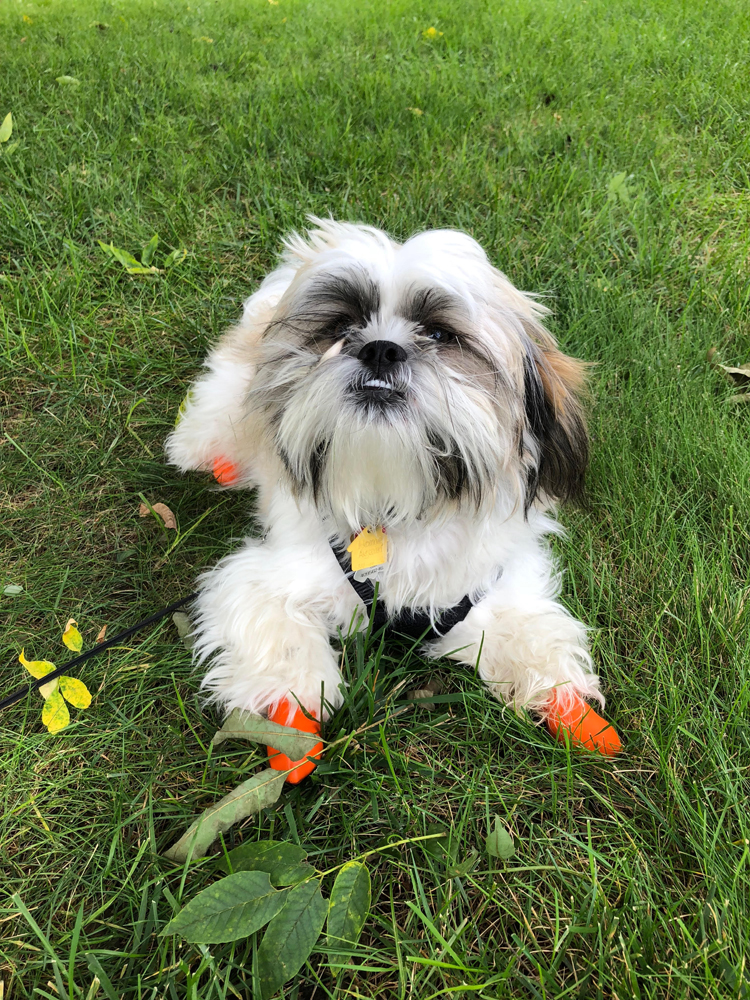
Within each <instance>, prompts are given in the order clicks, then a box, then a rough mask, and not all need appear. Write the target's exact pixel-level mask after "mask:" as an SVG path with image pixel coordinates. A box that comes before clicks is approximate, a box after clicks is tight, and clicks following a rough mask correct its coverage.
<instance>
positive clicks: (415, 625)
mask: <svg viewBox="0 0 750 1000" xmlns="http://www.w3.org/2000/svg"><path fill="white" fill-rule="evenodd" d="M331 550H332V551H333V554H334V555H335V556H336V560H337V561H338V564H339V566H340V567H341V569H342V571H343V573H344V576H345V577H346V578H347V580H348V581H349V583H350V584H351V586H352V588H353V589H354V591H355V592H356V594H357V596H358V597H359V598H360V599H361V600H362V601H363V603H364V605H365V607H366V608H367V611H368V614H369V615H370V621H371V623H372V627H373V629H374V630H378V629H381V628H383V626H385V628H386V630H387V631H388V632H398V633H399V634H401V635H407V636H408V637H409V638H410V639H422V640H423V641H425V642H429V641H430V640H432V639H439V638H441V636H444V635H446V633H448V632H450V630H451V629H452V628H453V626H454V625H458V623H459V622H462V621H463V620H464V618H465V617H466V616H467V615H468V613H469V612H470V611H471V609H472V608H473V607H474V605H473V604H472V602H471V598H470V597H469V595H468V594H467V595H466V596H465V597H462V598H461V600H460V601H459V602H458V604H456V605H454V606H453V607H452V608H446V610H445V611H441V612H440V615H439V617H438V619H437V621H436V622H435V624H434V625H433V623H432V621H431V620H430V616H429V615H428V614H427V613H426V612H425V611H412V610H411V609H410V608H402V610H401V611H399V612H398V614H397V615H395V616H394V617H393V618H389V617H388V612H387V611H386V610H385V605H384V604H383V602H382V601H378V602H377V603H376V604H375V611H374V612H373V611H372V605H373V602H374V601H375V585H374V584H373V582H372V580H355V579H354V573H353V572H352V569H351V560H350V558H349V553H348V552H347V551H346V549H344V548H338V547H337V546H335V545H331Z"/></svg>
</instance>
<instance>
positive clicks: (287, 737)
mask: <svg viewBox="0 0 750 1000" xmlns="http://www.w3.org/2000/svg"><path fill="white" fill-rule="evenodd" d="M229 739H238V740H249V741H250V742H251V743H261V744H263V743H266V744H268V745H269V746H272V747H273V748H274V750H277V751H278V752H279V753H284V754H286V755H287V757H289V759H290V760H301V759H302V758H303V757H306V756H307V755H308V754H309V753H312V751H313V750H314V749H315V747H316V745H317V744H318V743H320V736H319V735H317V734H316V733H303V732H302V730H300V729H292V728H291V726H280V725H279V724H278V723H277V722H271V721H269V720H268V719H264V718H263V716H262V715H251V714H250V713H248V712H241V711H240V710H239V709H238V708H235V709H234V711H233V712H231V713H230V715H228V716H227V718H226V719H225V720H224V723H223V725H222V727H221V729H220V730H219V731H218V732H217V733H215V734H214V738H213V744H214V746H217V745H218V744H219V743H223V742H224V740H229Z"/></svg>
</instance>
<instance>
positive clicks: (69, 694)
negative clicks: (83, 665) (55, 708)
mask: <svg viewBox="0 0 750 1000" xmlns="http://www.w3.org/2000/svg"><path fill="white" fill-rule="evenodd" d="M60 690H61V691H62V693H63V695H64V697H65V698H66V699H67V700H68V701H69V702H70V704H71V705H72V706H73V707H74V708H88V707H89V705H90V704H91V692H90V691H89V689H88V688H87V687H86V685H85V684H84V683H83V681H79V680H78V678H76V677H66V676H65V674H63V676H62V677H61V678H60Z"/></svg>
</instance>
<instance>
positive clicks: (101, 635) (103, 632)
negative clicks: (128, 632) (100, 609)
mask: <svg viewBox="0 0 750 1000" xmlns="http://www.w3.org/2000/svg"><path fill="white" fill-rule="evenodd" d="M106 634H107V626H106V625H102V627H101V628H100V629H99V635H97V637H96V641H97V642H104V636H105V635H106Z"/></svg>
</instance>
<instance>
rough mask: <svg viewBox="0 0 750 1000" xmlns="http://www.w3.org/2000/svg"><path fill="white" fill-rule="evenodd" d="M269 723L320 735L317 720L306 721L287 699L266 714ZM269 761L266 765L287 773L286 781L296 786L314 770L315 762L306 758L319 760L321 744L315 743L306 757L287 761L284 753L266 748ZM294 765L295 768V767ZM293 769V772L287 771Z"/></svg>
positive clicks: (321, 754) (296, 706)
mask: <svg viewBox="0 0 750 1000" xmlns="http://www.w3.org/2000/svg"><path fill="white" fill-rule="evenodd" d="M268 718H269V719H270V721H271V722H277V723H278V724H279V725H280V726H290V727H291V728H292V729H301V730H302V732H303V733H315V735H316V736H317V735H318V734H319V733H320V723H319V722H318V720H317V719H308V717H307V716H306V715H305V713H304V712H303V711H302V709H301V708H300V707H299V705H297V704H296V703H295V702H290V701H288V700H287V699H285V700H284V701H280V702H279V704H278V705H277V706H276V708H275V709H274V711H273V712H269V713H268ZM266 750H267V751H268V756H269V758H270V760H269V761H268V763H269V764H270V765H271V767H272V768H273V769H274V770H275V771H289V774H288V775H287V776H286V780H287V781H288V782H289V783H290V784H292V785H298V784H299V783H300V781H302V779H303V778H306V777H307V776H308V774H310V772H311V771H312V770H313V769H314V768H315V761H313V760H308V759H307V757H315V758H317V759H320V757H322V756H323V744H322V743H316V744H315V746H314V747H313V748H312V750H311V751H310V753H309V754H308V755H307V757H303V758H302V760H289V758H288V757H287V755H286V754H285V753H279V752H278V751H277V750H274V749H273V747H268V746H267V747H266ZM295 765H296V766H295ZM290 768H293V770H289V769H290Z"/></svg>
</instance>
